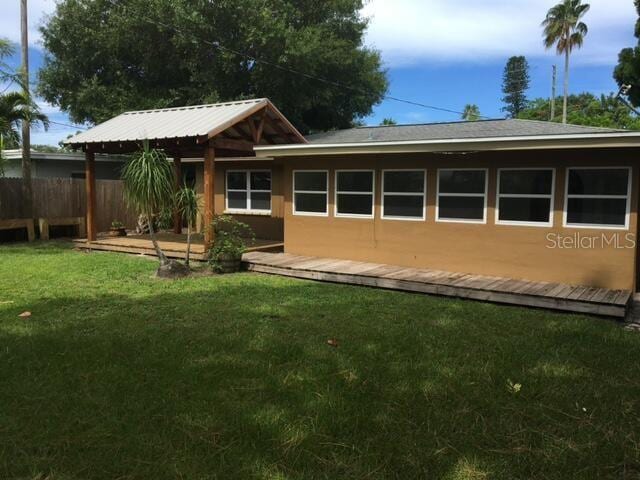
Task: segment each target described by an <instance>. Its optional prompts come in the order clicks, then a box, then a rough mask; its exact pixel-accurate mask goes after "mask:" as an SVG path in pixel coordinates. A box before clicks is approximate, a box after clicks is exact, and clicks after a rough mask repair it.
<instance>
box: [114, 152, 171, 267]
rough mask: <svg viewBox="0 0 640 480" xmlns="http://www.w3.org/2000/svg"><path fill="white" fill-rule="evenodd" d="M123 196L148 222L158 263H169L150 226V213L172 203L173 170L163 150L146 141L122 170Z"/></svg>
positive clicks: (151, 221)
mask: <svg viewBox="0 0 640 480" xmlns="http://www.w3.org/2000/svg"><path fill="white" fill-rule="evenodd" d="M122 180H123V182H124V198H125V201H126V202H127V205H128V206H129V207H130V208H133V209H135V210H136V211H137V212H139V213H142V214H143V215H145V216H146V217H147V221H148V223H149V235H150V237H151V241H152V242H153V247H154V248H155V250H156V253H157V255H158V258H159V259H160V265H166V264H167V263H169V261H168V259H167V257H166V256H165V254H164V253H163V252H162V250H161V249H160V246H159V245H158V240H157V238H156V234H155V230H154V228H153V216H154V215H156V214H158V213H159V212H160V211H161V210H163V209H165V208H171V207H172V206H173V185H174V179H173V169H172V168H171V164H170V163H169V161H168V160H167V156H166V155H165V154H164V152H162V151H159V150H155V149H152V148H149V142H148V141H145V142H144V144H143V148H142V150H141V151H139V152H137V153H136V154H134V155H133V156H132V158H131V160H129V162H127V164H126V165H125V167H124V170H123V171H122Z"/></svg>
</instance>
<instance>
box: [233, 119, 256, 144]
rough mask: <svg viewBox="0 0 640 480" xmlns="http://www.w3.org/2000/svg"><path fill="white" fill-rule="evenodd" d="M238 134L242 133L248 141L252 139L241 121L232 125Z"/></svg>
mask: <svg viewBox="0 0 640 480" xmlns="http://www.w3.org/2000/svg"><path fill="white" fill-rule="evenodd" d="M231 128H234V129H235V130H236V131H237V132H238V133H239V134H240V135H242V136H243V137H244V139H245V140H246V141H248V142H251V141H253V136H252V135H251V133H250V132H247V131H246V130H245V129H244V127H243V124H241V123H236V124H235V125H234V126H233V127H231Z"/></svg>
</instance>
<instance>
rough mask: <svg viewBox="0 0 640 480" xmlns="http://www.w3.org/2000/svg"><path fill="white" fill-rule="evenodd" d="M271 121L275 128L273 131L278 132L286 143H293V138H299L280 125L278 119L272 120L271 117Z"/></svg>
mask: <svg viewBox="0 0 640 480" xmlns="http://www.w3.org/2000/svg"><path fill="white" fill-rule="evenodd" d="M269 120H270V122H271V123H270V124H271V126H272V127H273V129H274V130H275V131H276V132H278V134H279V135H280V136H281V137H282V138H284V139H285V141H286V142H287V143H289V142H291V138H297V136H296V134H295V133H292V132H289V131H287V130H285V128H284V127H283V126H282V125H281V124H280V122H279V121H278V120H279V119H278V118H271V117H269Z"/></svg>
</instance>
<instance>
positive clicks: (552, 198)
mask: <svg viewBox="0 0 640 480" xmlns="http://www.w3.org/2000/svg"><path fill="white" fill-rule="evenodd" d="M503 170H507V171H514V170H524V171H531V170H538V171H542V170H551V193H550V194H526V193H523V194H520V193H518V194H515V193H504V194H501V193H500V173H501V172H502V171H503ZM555 192H556V169H555V168H553V167H532V168H527V167H518V168H508V167H505V168H499V169H498V177H497V180H496V208H495V210H496V218H495V223H496V225H512V226H520V227H543V228H548V227H553V214H554V212H555V208H554V205H555ZM500 197H505V198H548V199H549V200H550V204H549V221H548V222H524V221H518V220H500Z"/></svg>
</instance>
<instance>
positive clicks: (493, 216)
mask: <svg viewBox="0 0 640 480" xmlns="http://www.w3.org/2000/svg"><path fill="white" fill-rule="evenodd" d="M264 111H267V112H269V113H267V114H264ZM260 112H263V113H262V114H261V113H260ZM260 115H262V117H261V116H260ZM265 115H266V118H268V119H269V121H268V122H267V123H265V126H264V135H265V136H263V137H260V136H259V135H258V136H255V131H256V130H259V129H258V128H257V125H258V122H259V119H260V118H265ZM251 131H253V133H254V137H253V138H254V140H251V133H250V132H251ZM135 132H141V133H138V134H136V133H135ZM142 132H144V135H146V137H147V138H150V139H154V141H155V145H156V146H159V147H161V148H165V149H166V150H167V151H168V152H169V153H170V154H171V152H172V151H178V150H180V152H179V155H180V157H182V158H191V159H192V160H191V161H190V162H189V163H185V164H184V165H182V167H183V169H184V168H185V167H187V166H189V169H190V171H191V173H190V175H191V177H192V178H193V179H195V180H194V181H195V185H196V188H197V189H198V190H200V191H201V192H203V196H204V197H205V217H210V216H211V215H213V213H216V214H220V213H223V212H226V213H229V214H233V215H237V216H239V217H240V218H241V219H242V220H243V221H247V222H248V223H250V224H251V225H252V226H253V228H254V230H255V231H256V235H257V236H258V237H261V238H278V239H283V240H284V250H285V252H286V253H292V254H299V255H305V256H318V257H331V258H339V259H349V260H360V261H366V262H374V263H385V264H392V265H399V266H407V267H421V268H430V269H437V270H444V271H449V272H464V273H469V274H479V275H488V276H496V277H506V278H525V279H528V280H531V281H548V282H558V283H566V284H577V285H591V286H598V287H606V288H609V289H633V288H635V286H636V284H637V282H636V276H637V265H638V262H637V251H636V248H635V243H634V242H635V235H636V233H637V230H638V227H637V211H638V172H639V171H640V132H627V131H618V130H611V129H603V128H595V127H581V126H573V125H562V124H556V123H549V122H536V121H526V120H491V121H478V122H455V123H441V124H427V125H404V126H403V125H398V126H381V127H364V128H356V129H350V130H343V131H336V132H329V133H325V134H320V135H312V136H309V138H308V141H305V139H303V138H301V137H300V136H299V134H298V133H297V132H296V131H295V129H294V128H293V127H292V126H291V125H290V124H289V123H288V122H286V119H284V117H282V114H280V113H279V112H277V109H275V107H274V106H273V105H272V104H271V103H270V102H268V101H267V100H264V99H259V100H249V101H244V102H231V103H226V104H215V105H208V106H196V107H185V108H178V109H164V110H154V111H142V112H129V113H126V114H123V115H121V116H119V117H116V118H114V119H112V120H109V121H108V122H105V123H104V124H102V125H99V126H97V127H95V128H94V129H92V130H89V131H88V132H83V133H82V134H80V135H78V136H77V137H74V138H72V139H71V140H70V144H72V145H73V146H74V147H76V148H83V149H85V150H87V151H88V152H109V151H122V150H123V149H125V148H126V147H127V146H128V145H130V148H134V144H135V142H136V141H139V138H138V137H140V138H142ZM136 135H137V136H136ZM265 138H266V139H265ZM247 144H248V145H251V148H247ZM110 149H113V150H110ZM214 151H215V152H214ZM196 152H203V153H201V154H197V153H196ZM254 152H255V157H254V156H253V155H254ZM194 153H196V154H194ZM198 156H204V157H205V161H204V163H203V161H202V160H199V159H198ZM91 162H92V160H91V154H90V153H88V154H87V165H91ZM178 163H180V162H178ZM203 172H204V173H203ZM205 179H208V181H205ZM585 239H586V240H585ZM589 247H592V248H589Z"/></svg>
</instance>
